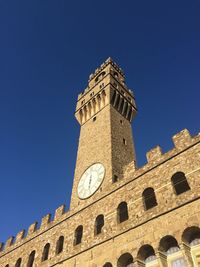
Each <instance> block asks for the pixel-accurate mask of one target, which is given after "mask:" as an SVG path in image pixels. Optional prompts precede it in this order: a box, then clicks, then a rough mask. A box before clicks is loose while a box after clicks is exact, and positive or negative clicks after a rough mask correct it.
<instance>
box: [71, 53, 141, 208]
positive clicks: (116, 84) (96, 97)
mask: <svg viewBox="0 0 200 267" xmlns="http://www.w3.org/2000/svg"><path fill="white" fill-rule="evenodd" d="M136 111H137V109H136V104H135V98H134V95H133V92H132V91H131V90H129V89H128V88H127V86H126V84H125V77H124V73H123V71H122V70H121V68H119V67H118V66H117V64H116V63H115V62H113V60H112V59H111V58H108V59H107V60H106V61H105V63H103V64H102V65H101V66H100V68H98V69H96V71H95V73H94V74H91V75H90V77H89V81H88V86H87V88H86V89H85V90H84V91H83V92H82V93H81V94H79V96H78V101H77V106H76V112H75V116H76V119H77V120H78V122H79V124H80V125H81V129H80V138H79V146H78V152H77V161H76V168H75V175H74V183H73V189H72V196H71V206H70V207H71V209H81V208H83V207H85V206H87V205H89V204H90V203H92V202H94V201H95V200H97V199H99V198H101V197H102V196H104V195H105V194H109V193H110V192H111V191H112V190H113V189H114V184H115V185H116V184H117V183H118V182H119V181H121V180H123V179H124V175H123V174H124V168H125V167H126V166H127V165H130V164H131V165H132V168H133V169H135V168H136V158H135V152H134V144H133V138H132V129H131V121H132V119H133V117H134V116H135V114H136Z"/></svg>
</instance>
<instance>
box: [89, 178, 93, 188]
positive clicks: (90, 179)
mask: <svg viewBox="0 0 200 267" xmlns="http://www.w3.org/2000/svg"><path fill="white" fill-rule="evenodd" d="M91 182H92V175H90V180H89V189H90V186H91Z"/></svg>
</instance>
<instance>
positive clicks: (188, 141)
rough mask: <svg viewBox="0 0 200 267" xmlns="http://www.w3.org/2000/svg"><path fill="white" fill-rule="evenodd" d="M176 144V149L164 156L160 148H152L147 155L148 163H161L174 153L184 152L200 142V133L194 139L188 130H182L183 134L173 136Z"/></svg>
mask: <svg viewBox="0 0 200 267" xmlns="http://www.w3.org/2000/svg"><path fill="white" fill-rule="evenodd" d="M172 140H173V143H174V148H173V149H171V150H170V151H168V152H166V153H164V154H162V150H161V148H160V146H156V147H154V148H152V149H151V150H150V151H148V152H147V153H146V157H147V162H148V163H149V162H155V163H156V162H159V161H160V160H162V159H163V157H169V156H171V155H172V154H174V153H177V152H181V151H182V150H184V149H186V148H187V147H190V146H191V145H192V144H193V143H196V142H197V141H198V140H199V141H200V133H199V134H197V135H196V136H194V137H192V136H191V135H190V133H189V131H188V130H187V129H184V130H182V131H181V132H179V133H177V134H175V135H173V136H172Z"/></svg>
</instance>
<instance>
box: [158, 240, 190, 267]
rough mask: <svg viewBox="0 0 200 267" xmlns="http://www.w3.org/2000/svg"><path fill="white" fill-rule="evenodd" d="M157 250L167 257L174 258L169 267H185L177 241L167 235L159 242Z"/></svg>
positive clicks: (185, 263)
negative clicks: (173, 255)
mask: <svg viewBox="0 0 200 267" xmlns="http://www.w3.org/2000/svg"><path fill="white" fill-rule="evenodd" d="M159 250H160V251H163V252H165V254H166V255H167V257H168V256H169V255H170V256H171V255H172V254H175V255H176V256H175V257H173V258H172V260H171V263H170V264H171V265H170V266H171V267H187V266H188V265H187V262H186V260H185V258H184V256H183V255H181V254H180V248H179V245H178V242H177V240H176V239H175V238H174V237H173V236H171V235H167V236H165V237H163V238H162V239H161V240H160V245H159Z"/></svg>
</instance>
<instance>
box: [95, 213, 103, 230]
mask: <svg viewBox="0 0 200 267" xmlns="http://www.w3.org/2000/svg"><path fill="white" fill-rule="evenodd" d="M103 226H104V216H103V215H102V214H101V215H98V216H97V218H96V220H95V231H94V233H95V235H98V234H100V233H101V232H102V228H103Z"/></svg>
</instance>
